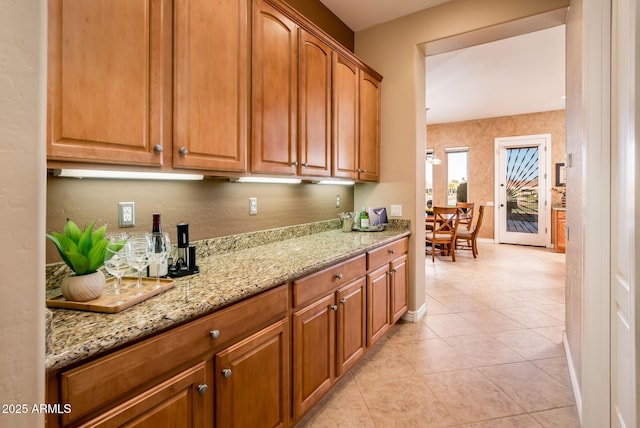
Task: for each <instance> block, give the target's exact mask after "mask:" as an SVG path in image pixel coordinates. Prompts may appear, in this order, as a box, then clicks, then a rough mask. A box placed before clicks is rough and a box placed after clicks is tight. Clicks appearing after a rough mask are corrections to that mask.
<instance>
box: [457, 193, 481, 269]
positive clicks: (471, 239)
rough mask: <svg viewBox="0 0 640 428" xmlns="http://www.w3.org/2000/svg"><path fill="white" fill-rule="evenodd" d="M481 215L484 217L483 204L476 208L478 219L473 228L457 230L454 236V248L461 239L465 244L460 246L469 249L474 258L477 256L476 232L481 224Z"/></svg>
mask: <svg viewBox="0 0 640 428" xmlns="http://www.w3.org/2000/svg"><path fill="white" fill-rule="evenodd" d="M482 217H484V205H480V208H478V221H476V224H475V226H473V230H464V229H463V230H459V231H458V234H457V236H456V245H455V246H456V248H457V247H458V244H459V243H460V242H461V241H464V242H465V245H464V246H461V247H460V248H463V249H471V251H472V252H473V258H474V259H475V258H476V257H477V256H478V232H479V231H480V226H482Z"/></svg>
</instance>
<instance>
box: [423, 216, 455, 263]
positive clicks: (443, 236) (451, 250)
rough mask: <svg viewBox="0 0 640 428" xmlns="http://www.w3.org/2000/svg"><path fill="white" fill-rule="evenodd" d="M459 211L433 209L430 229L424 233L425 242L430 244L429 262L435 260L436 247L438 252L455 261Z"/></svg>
mask: <svg viewBox="0 0 640 428" xmlns="http://www.w3.org/2000/svg"><path fill="white" fill-rule="evenodd" d="M459 216H460V210H459V209H458V208H453V207H433V220H432V225H431V226H432V229H431V230H428V231H427V233H426V242H427V243H430V244H431V261H434V262H435V260H436V258H435V252H436V251H437V250H436V245H439V246H440V251H443V252H444V254H449V255H451V259H452V260H453V261H454V262H455V261H456V252H455V251H456V233H457V231H458V220H459Z"/></svg>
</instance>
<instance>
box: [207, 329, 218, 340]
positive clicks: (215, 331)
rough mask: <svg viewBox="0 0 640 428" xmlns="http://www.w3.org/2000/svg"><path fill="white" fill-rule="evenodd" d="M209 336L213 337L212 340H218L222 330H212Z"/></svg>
mask: <svg viewBox="0 0 640 428" xmlns="http://www.w3.org/2000/svg"><path fill="white" fill-rule="evenodd" d="M209 336H211V338H212V339H217V338H219V337H220V330H211V331H210V332H209Z"/></svg>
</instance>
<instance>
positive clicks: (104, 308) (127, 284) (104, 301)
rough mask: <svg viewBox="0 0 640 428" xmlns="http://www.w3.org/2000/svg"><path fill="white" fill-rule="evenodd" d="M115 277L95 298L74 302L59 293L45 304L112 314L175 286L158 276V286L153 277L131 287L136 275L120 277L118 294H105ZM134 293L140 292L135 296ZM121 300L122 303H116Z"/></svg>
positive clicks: (143, 279) (109, 280)
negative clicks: (140, 284)
mask: <svg viewBox="0 0 640 428" xmlns="http://www.w3.org/2000/svg"><path fill="white" fill-rule="evenodd" d="M115 280H116V279H115V278H109V279H108V280H107V284H106V286H105V288H104V291H103V292H102V296H100V297H98V298H97V299H95V300H89V301H86V302H76V301H73V300H66V299H65V298H64V297H62V295H61V294H59V295H57V296H53V297H50V298H48V299H47V306H48V307H50V308H62V309H76V310H78V311H89V312H103V313H108V314H114V313H116V312H120V311H122V310H125V309H127V308H130V307H131V306H133V305H136V304H138V303H140V302H142V301H144V300H147V299H148V298H150V297H153V296H156V295H158V294H160V293H162V292H164V291H166V290H169V289H170V288H173V287H175V285H176V282H175V280H173V279H171V278H160V287H156V279H155V278H142V287H141V288H139V289H135V288H132V287H133V286H134V285H135V284H136V281H137V280H138V278H137V277H124V278H122V285H121V286H120V295H119V296H107V295H105V292H106V291H107V290H109V289H110V288H111V287H112V286H113V283H114V282H115ZM136 293H142V294H140V295H138V296H135V294H136ZM118 300H121V301H122V303H117V302H118Z"/></svg>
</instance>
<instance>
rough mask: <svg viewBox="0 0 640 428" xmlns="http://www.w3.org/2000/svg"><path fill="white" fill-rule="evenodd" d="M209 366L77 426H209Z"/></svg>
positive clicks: (194, 369) (198, 366)
mask: <svg viewBox="0 0 640 428" xmlns="http://www.w3.org/2000/svg"><path fill="white" fill-rule="evenodd" d="M211 366H212V364H211V361H209V362H201V363H199V364H196V365H195V366H193V367H191V368H190V369H188V370H185V371H184V372H182V373H180V374H178V375H176V376H174V377H172V378H170V379H168V380H166V381H164V382H162V383H160V384H159V385H156V386H154V387H152V388H150V389H149V390H147V391H145V392H143V393H141V394H139V395H137V396H136V397H134V398H133V399H131V400H129V401H127V402H125V403H123V404H121V405H120V406H117V407H115V408H114V409H112V410H110V411H108V412H105V413H103V414H102V415H100V416H98V417H97V418H95V419H92V420H90V421H88V422H86V423H84V424H82V425H79V426H80V427H101V428H106V427H120V426H124V425H126V426H127V427H136V428H162V427H166V428H191V427H206V426H212V422H211V421H212V419H213V400H212V399H211V392H208V391H209V390H210V385H211V374H212V368H211Z"/></svg>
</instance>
